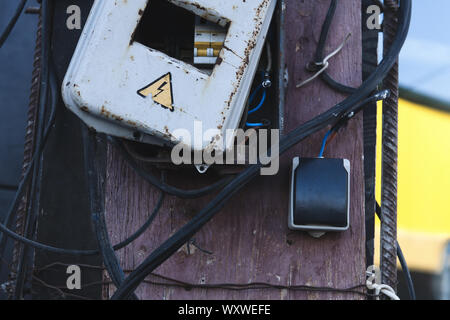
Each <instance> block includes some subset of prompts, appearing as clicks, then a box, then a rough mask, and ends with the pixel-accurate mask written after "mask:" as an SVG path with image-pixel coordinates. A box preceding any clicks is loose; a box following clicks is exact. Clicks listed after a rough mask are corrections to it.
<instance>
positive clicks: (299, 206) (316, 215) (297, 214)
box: [293, 158, 349, 228]
mask: <svg viewBox="0 0 450 320" xmlns="http://www.w3.org/2000/svg"><path fill="white" fill-rule="evenodd" d="M294 179H295V180H294V196H295V197H294V201H293V202H294V224H295V225H297V226H301V225H315V226H331V227H337V228H345V227H346V226H347V225H348V221H347V219H348V205H349V203H348V198H349V197H348V192H349V186H348V180H349V179H348V172H347V170H346V169H345V167H344V161H343V160H342V159H305V158H302V159H301V160H300V164H299V166H298V168H297V169H296V171H295V173H294Z"/></svg>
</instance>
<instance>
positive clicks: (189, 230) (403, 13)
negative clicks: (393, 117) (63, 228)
mask: <svg viewBox="0 0 450 320" xmlns="http://www.w3.org/2000/svg"><path fill="white" fill-rule="evenodd" d="M411 8H412V3H411V0H402V2H401V6H400V10H399V25H398V30H397V33H396V36H395V40H394V42H393V45H392V46H391V48H389V51H388V53H387V54H386V55H385V57H384V58H383V61H382V62H381V63H380V64H379V65H378V67H377V68H376V70H375V72H374V73H373V74H372V75H371V76H370V77H368V78H367V80H366V81H364V82H363V84H362V85H361V87H360V88H359V89H358V90H357V91H356V92H354V93H353V94H352V95H351V96H349V97H348V98H346V99H345V100H344V101H343V102H341V103H339V104H337V105H336V106H335V107H333V108H331V109H330V110H329V111H327V112H325V113H323V114H321V115H319V116H318V117H316V118H314V119H313V120H311V121H309V122H307V123H305V124H303V125H301V126H299V127H298V128H296V129H294V130H293V131H292V132H290V133H289V134H287V135H286V136H285V137H284V138H283V139H282V140H281V143H280V154H283V153H284V152H285V151H286V150H288V149H290V148H291V147H292V146H294V145H296V144H297V143H299V142H300V141H302V140H304V139H305V138H306V137H308V136H310V135H311V134H313V133H316V132H318V131H319V130H321V129H323V128H324V127H326V126H327V125H330V124H332V123H333V122H336V121H337V120H339V118H337V117H339V115H340V114H344V113H348V112H351V111H352V110H354V109H357V108H358V107H360V106H361V105H363V104H367V103H369V102H368V101H363V102H362V103H361V100H362V99H364V98H365V97H366V96H368V95H370V93H371V92H373V91H374V90H375V89H376V87H377V86H378V85H379V83H381V82H382V81H383V79H384V78H385V76H386V75H387V73H388V72H389V70H390V69H391V68H392V66H393V65H394V63H395V62H396V61H397V58H398V55H399V53H400V50H401V48H402V47H403V44H404V42H405V40H406V37H407V35H408V30H409V26H410V22H411ZM358 103H359V105H357V106H356V107H355V105H356V104H358ZM261 167H262V165H261V164H256V165H251V166H249V167H248V168H247V169H246V170H244V171H243V172H242V173H240V174H239V175H238V176H237V177H236V178H234V179H233V180H232V181H231V182H230V183H229V184H228V185H227V186H225V188H224V189H223V190H222V191H221V192H220V193H219V194H218V195H217V196H216V197H215V198H214V199H213V200H212V201H211V202H210V203H209V204H208V205H207V206H206V207H205V208H204V209H203V210H201V211H200V213H198V214H197V215H196V216H195V217H194V218H193V219H192V220H191V222H189V223H188V224H186V225H185V226H184V227H182V228H181V229H180V230H179V231H178V232H177V233H175V234H174V235H173V236H172V237H171V238H169V239H168V240H167V241H166V242H164V243H163V244H162V245H161V246H160V247H159V248H157V249H156V250H155V251H153V252H152V253H151V254H150V255H149V256H148V257H147V258H146V259H145V261H144V262H143V263H142V264H141V265H140V266H139V267H138V268H137V269H136V270H135V271H134V272H132V273H131V274H130V275H129V276H128V277H127V278H126V279H125V281H124V283H123V285H122V286H121V287H119V288H118V290H117V291H116V293H115V294H114V295H113V297H112V299H124V298H126V297H128V295H129V294H130V293H131V292H133V291H134V290H135V289H136V288H137V286H139V284H140V283H141V282H142V281H143V280H144V279H145V277H146V276H147V275H148V274H150V273H151V272H152V271H153V270H154V269H156V268H157V267H158V266H160V265H161V264H162V263H163V262H164V261H165V260H167V259H168V258H169V257H170V256H171V255H172V254H173V253H175V252H176V251H177V250H178V249H179V248H180V247H181V246H183V244H184V243H186V242H187V241H188V240H189V239H190V238H192V236H193V235H194V234H195V233H196V232H197V231H198V230H199V229H200V228H201V227H202V226H203V225H205V224H206V223H207V222H208V221H209V220H210V219H212V218H213V217H214V215H215V214H216V213H217V212H219V211H220V210H221V209H222V208H223V207H224V206H225V204H226V201H228V200H229V199H230V198H231V197H232V196H233V195H234V194H235V193H237V192H238V191H239V190H240V189H241V188H242V187H243V186H245V185H246V184H247V183H248V182H249V181H250V180H251V179H252V178H254V177H255V176H256V175H257V173H258V171H259V169H260V168H261Z"/></svg>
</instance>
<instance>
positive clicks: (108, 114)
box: [62, 0, 276, 150]
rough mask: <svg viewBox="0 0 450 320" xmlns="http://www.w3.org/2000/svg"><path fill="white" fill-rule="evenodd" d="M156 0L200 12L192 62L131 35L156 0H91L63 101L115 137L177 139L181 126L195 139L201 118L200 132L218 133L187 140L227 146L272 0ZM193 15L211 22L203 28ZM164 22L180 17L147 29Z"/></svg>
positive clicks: (174, 23) (155, 30)
mask: <svg viewBox="0 0 450 320" xmlns="http://www.w3.org/2000/svg"><path fill="white" fill-rule="evenodd" d="M159 1H160V2H161V1H163V2H164V3H166V2H167V3H169V4H170V5H174V6H175V7H176V8H177V10H180V7H181V8H183V10H186V14H194V15H195V16H197V18H195V19H194V21H193V28H194V29H193V30H194V32H193V34H192V42H193V43H192V57H193V60H192V63H188V62H183V61H182V60H180V59H176V58H175V57H173V56H170V55H169V54H167V53H164V52H162V51H159V50H158V49H157V48H153V47H151V46H148V45H145V44H143V43H141V42H139V41H138V40H136V39H135V33H136V30H137V28H138V26H139V24H140V21H141V19H142V18H143V16H144V15H145V14H146V13H148V12H151V11H152V5H153V2H154V1H153V0H150V1H148V0H132V1H109V0H108V1H104V0H96V1H95V3H94V5H93V8H92V10H91V13H90V16H89V18H88V21H87V23H86V25H85V28H84V30H83V33H82V36H81V39H80V41H79V43H78V47H77V49H76V51H75V54H74V56H73V58H72V61H71V64H70V67H69V69H68V71H67V74H66V77H65V80H64V82H63V88H62V91H63V98H64V101H65V103H66V105H67V107H68V108H70V109H71V110H72V111H73V112H74V113H76V114H77V115H78V116H79V117H80V118H81V119H82V120H83V121H84V122H85V123H86V124H87V125H88V126H90V127H92V128H94V129H95V130H97V131H99V132H103V133H106V134H110V135H113V136H118V137H122V138H126V139H133V140H139V141H141V142H145V143H155V141H165V142H170V143H177V142H178V139H177V137H176V136H175V135H174V132H175V131H176V130H177V129H185V130H187V131H189V132H190V133H191V136H192V137H193V138H194V136H195V132H194V127H195V122H196V121H199V122H201V124H202V129H203V132H205V131H207V130H208V129H216V130H219V134H218V135H215V136H214V137H212V139H206V140H203V143H202V144H201V145H199V144H194V143H193V142H192V143H191V145H190V147H191V148H192V149H193V150H200V149H206V148H214V149H216V150H223V149H226V148H229V147H230V146H231V144H232V141H231V140H230V141H226V145H225V146H224V145H223V144H222V143H219V141H221V139H222V138H223V137H225V136H226V130H227V129H236V128H238V126H239V123H240V121H241V117H242V114H243V112H244V110H245V104H246V100H247V98H248V95H249V90H250V88H251V85H252V82H253V78H254V75H255V72H256V69H257V66H258V63H259V58H260V55H261V52H262V49H263V46H264V42H265V37H266V35H267V32H268V29H269V25H270V22H271V19H272V15H273V12H274V9H275V5H276V0H250V1H242V0H227V1H223V0H159ZM147 6H149V7H147ZM198 17H201V19H204V20H207V21H208V24H205V27H206V28H203V29H202V26H201V25H199V24H198V21H199V20H198ZM196 21H197V22H196ZM211 23H213V24H215V25H217V28H214V27H212V26H211ZM168 28H172V29H175V30H177V28H178V20H177V19H173V21H171V19H170V16H169V19H167V20H165V22H164V25H161V26H155V27H152V28H151V29H148V30H147V29H146V30H145V33H148V34H150V35H151V34H154V35H156V36H157V35H159V34H161V33H163V32H164V31H165V30H166V29H168ZM181 28H182V27H181V26H180V32H182V31H183V30H181ZM223 30H225V32H223ZM196 31H199V32H198V33H197V32H196ZM163 40H167V39H163ZM202 40H203V41H202ZM155 47H157V46H156V45H155ZM200 49H201V50H200ZM204 49H207V50H206V51H205V50H204ZM199 63H201V64H210V65H211V64H212V66H211V67H210V69H209V70H205V69H204V68H202V67H200V66H198V65H197V64H199ZM197 134H198V132H197Z"/></svg>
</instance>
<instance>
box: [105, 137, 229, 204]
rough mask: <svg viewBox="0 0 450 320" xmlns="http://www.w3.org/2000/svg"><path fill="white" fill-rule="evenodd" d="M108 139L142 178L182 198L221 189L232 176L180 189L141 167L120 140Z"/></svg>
mask: <svg viewBox="0 0 450 320" xmlns="http://www.w3.org/2000/svg"><path fill="white" fill-rule="evenodd" d="M108 140H109V141H110V142H111V144H112V145H114V146H115V147H116V148H117V149H118V150H119V151H120V154H121V155H122V156H123V158H124V159H125V160H126V161H127V163H128V164H129V165H130V166H131V167H132V168H133V169H134V170H135V171H136V173H137V174H139V175H140V176H141V177H142V178H144V179H145V180H146V181H147V182H149V183H150V184H151V185H153V186H155V187H156V188H158V189H159V190H161V191H163V192H165V193H167V194H170V195H173V196H176V197H179V198H182V199H195V198H200V197H203V196H205V195H208V194H210V193H212V192H214V191H218V190H220V189H222V188H223V187H224V186H225V185H226V184H228V183H229V182H230V181H231V179H232V178H233V177H225V178H222V179H220V180H219V181H217V182H215V183H213V184H212V185H209V186H207V187H203V188H200V189H195V190H182V189H179V188H176V187H173V186H170V185H168V184H166V183H165V182H162V181H160V180H159V179H158V178H156V177H155V176H154V175H153V174H151V173H150V172H148V171H146V170H144V169H142V168H141V167H140V166H139V164H138V163H137V162H136V160H135V159H134V158H133V157H132V156H131V155H130V154H129V153H128V152H127V150H126V148H125V147H124V146H123V143H122V141H120V140H119V139H117V138H114V137H108Z"/></svg>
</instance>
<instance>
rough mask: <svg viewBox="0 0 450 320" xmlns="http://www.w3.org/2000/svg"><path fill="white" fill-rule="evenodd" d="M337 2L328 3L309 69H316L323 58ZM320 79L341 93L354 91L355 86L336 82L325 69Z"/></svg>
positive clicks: (333, 0) (334, 0)
mask: <svg viewBox="0 0 450 320" xmlns="http://www.w3.org/2000/svg"><path fill="white" fill-rule="evenodd" d="M337 4H338V1H337V0H332V1H331V4H330V8H329V9H328V12H327V15H326V18H325V22H324V23H323V25H322V31H321V33H320V38H319V43H318V45H317V49H316V54H315V58H314V59H315V60H316V61H315V63H312V64H311V65H310V66H311V71H318V70H316V68H315V67H314V66H315V65H318V64H320V63H321V62H322V60H323V54H324V50H325V44H326V42H327V39H328V34H329V32H330V28H331V23H332V22H333V18H334V16H335V13H336V8H337ZM320 77H321V79H322V80H323V81H325V83H327V84H328V85H329V86H330V87H331V88H333V89H335V90H337V91H340V92H343V93H347V94H352V93H354V92H355V91H356V88H352V87H349V86H346V85H343V84H341V83H339V82H337V81H336V80H334V79H333V78H332V77H331V76H330V75H329V74H328V73H327V72H326V71H324V72H323V73H322V74H321V75H320Z"/></svg>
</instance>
